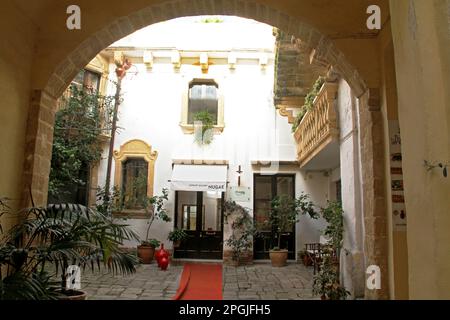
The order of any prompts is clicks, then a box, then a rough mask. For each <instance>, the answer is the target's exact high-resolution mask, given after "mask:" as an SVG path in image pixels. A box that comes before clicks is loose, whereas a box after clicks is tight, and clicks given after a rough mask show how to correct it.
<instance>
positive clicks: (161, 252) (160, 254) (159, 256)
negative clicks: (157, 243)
mask: <svg viewBox="0 0 450 320" xmlns="http://www.w3.org/2000/svg"><path fill="white" fill-rule="evenodd" d="M163 257H166V258H169V252H167V251H166V250H165V249H164V243H161V248H160V249H159V250H156V253H155V258H156V262H157V263H158V267H161V259H162V258H163Z"/></svg>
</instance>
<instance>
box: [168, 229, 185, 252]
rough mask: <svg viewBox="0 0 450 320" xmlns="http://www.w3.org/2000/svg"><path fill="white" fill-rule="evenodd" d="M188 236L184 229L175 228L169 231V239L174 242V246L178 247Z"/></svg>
mask: <svg viewBox="0 0 450 320" xmlns="http://www.w3.org/2000/svg"><path fill="white" fill-rule="evenodd" d="M187 237H188V234H187V233H186V231H184V230H182V229H174V230H173V231H170V232H169V235H168V237H167V239H168V240H169V241H172V242H173V247H174V248H178V247H179V246H180V244H181V242H182V241H183V240H184V239H186V238H187Z"/></svg>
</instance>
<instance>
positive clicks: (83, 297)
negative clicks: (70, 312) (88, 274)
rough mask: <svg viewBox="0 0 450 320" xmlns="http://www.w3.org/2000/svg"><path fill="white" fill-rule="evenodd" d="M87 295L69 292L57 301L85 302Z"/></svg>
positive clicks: (62, 294)
mask: <svg viewBox="0 0 450 320" xmlns="http://www.w3.org/2000/svg"><path fill="white" fill-rule="evenodd" d="M86 298H87V293H86V292H85V291H81V290H70V291H67V292H64V293H61V295H60V296H59V297H58V300H86Z"/></svg>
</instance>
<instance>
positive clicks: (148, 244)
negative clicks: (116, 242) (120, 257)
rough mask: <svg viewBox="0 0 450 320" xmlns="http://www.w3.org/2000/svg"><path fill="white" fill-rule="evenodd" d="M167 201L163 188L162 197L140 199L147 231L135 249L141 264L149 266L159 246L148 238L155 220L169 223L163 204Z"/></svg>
mask: <svg viewBox="0 0 450 320" xmlns="http://www.w3.org/2000/svg"><path fill="white" fill-rule="evenodd" d="M168 199H169V191H168V190H167V189H166V188H164V189H163V190H162V195H157V196H153V197H144V198H143V199H142V207H143V208H144V210H145V213H146V215H147V216H148V220H147V231H146V234H145V239H144V240H142V241H141V244H140V245H139V246H138V247H137V254H138V257H139V258H140V259H141V261H142V263H143V264H150V263H152V261H153V258H154V256H155V250H156V248H157V247H158V246H159V244H160V242H159V241H158V240H156V239H151V238H150V228H151V227H152V225H153V222H154V221H155V220H161V221H164V222H170V221H171V219H170V217H169V215H168V214H167V211H166V209H165V208H164V206H165V202H166V201H167V200H168Z"/></svg>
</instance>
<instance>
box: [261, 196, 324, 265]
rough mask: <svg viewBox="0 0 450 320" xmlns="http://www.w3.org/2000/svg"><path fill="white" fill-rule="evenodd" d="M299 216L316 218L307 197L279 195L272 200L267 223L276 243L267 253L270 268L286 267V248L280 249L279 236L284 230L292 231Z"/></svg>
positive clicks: (316, 215) (315, 213)
mask: <svg viewBox="0 0 450 320" xmlns="http://www.w3.org/2000/svg"><path fill="white" fill-rule="evenodd" d="M300 214H309V216H310V217H311V218H313V219H316V218H317V217H318V214H317V212H316V211H315V210H314V205H313V203H312V202H311V201H310V200H309V197H308V195H306V194H302V195H301V196H300V197H298V198H293V197H290V196H288V195H280V196H276V197H275V198H273V199H272V201H271V209H270V212H269V220H268V221H267V223H268V225H269V226H270V227H271V229H272V234H273V238H274V239H275V243H276V245H275V246H274V247H273V248H272V250H270V251H269V256H270V260H271V262H272V266H274V267H283V266H285V265H286V262H287V258H288V250H287V248H282V243H281V235H282V233H283V232H285V231H286V230H292V227H293V226H294V225H295V223H296V222H297V221H298V216H299V215H300Z"/></svg>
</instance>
